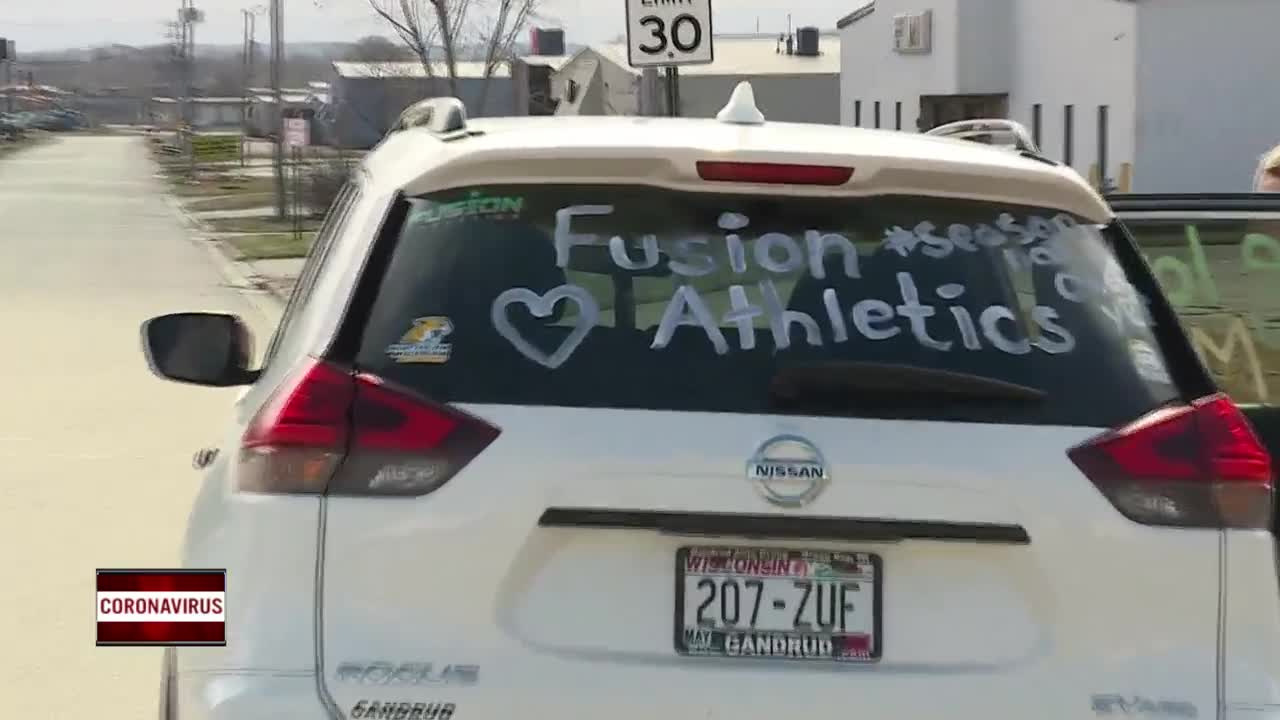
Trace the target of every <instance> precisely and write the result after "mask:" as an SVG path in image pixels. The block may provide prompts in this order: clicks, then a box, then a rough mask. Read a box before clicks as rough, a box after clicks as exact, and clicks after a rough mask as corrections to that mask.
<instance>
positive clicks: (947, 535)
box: [538, 508, 1031, 545]
mask: <svg viewBox="0 0 1280 720" xmlns="http://www.w3.org/2000/svg"><path fill="white" fill-rule="evenodd" d="M538 524H539V525H540V526H542V527H574V528H600V529H613V530H654V531H657V532H663V533H669V534H674V535H738V536H744V537H758V538H789V539H807V540H857V541H863V542H870V541H878V542H897V541H902V540H943V541H954V542H976V543H993V544H1001V545H1028V544H1030V543H1031V536H1030V535H1028V534H1027V531H1026V528H1023V527H1022V526H1021V525H1006V524H1000V523H955V522H938V521H930V520H884V519H875V518H844V517H826V516H813V515H750V514H739V513H712V512H669V511H660V510H611V509H595V508H548V509H547V510H546V511H545V512H543V513H542V517H541V518H539V519H538Z"/></svg>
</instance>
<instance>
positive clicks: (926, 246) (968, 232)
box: [881, 213, 1079, 259]
mask: <svg viewBox="0 0 1280 720" xmlns="http://www.w3.org/2000/svg"><path fill="white" fill-rule="evenodd" d="M1078 225H1079V223H1078V222H1076V220H1075V219H1074V218H1072V217H1071V216H1070V215H1066V214H1059V215H1057V216H1055V217H1054V218H1053V219H1052V220H1050V219H1048V218H1044V217H1041V216H1039V215H1031V216H1029V217H1028V218H1027V219H1026V222H1024V223H1019V222H1018V221H1017V220H1016V219H1015V218H1014V217H1013V215H1011V214H1009V213H1002V214H1000V216H999V217H997V218H995V219H994V220H993V222H992V223H990V224H986V223H982V224H979V225H976V226H970V225H962V224H959V223H953V224H951V225H948V226H947V227H946V228H940V227H938V226H937V225H934V224H933V223H931V222H929V221H927V220H926V221H923V222H921V223H918V224H917V225H915V226H914V227H911V228H904V227H902V226H900V225H895V226H893V227H891V228H888V229H886V230H885V231H884V240H883V241H882V243H881V244H882V246H883V247H884V248H885V249H887V250H892V251H893V252H896V253H897V254H898V255H900V256H902V257H907V256H909V255H911V253H913V252H916V250H917V249H918V250H919V251H920V254H922V255H924V256H925V257H930V258H934V259H942V258H946V257H949V256H950V255H951V254H952V253H953V252H955V251H957V250H959V251H962V252H970V253H976V252H978V251H980V250H984V249H992V250H994V249H997V248H1002V247H1026V246H1028V245H1034V244H1036V243H1042V242H1047V241H1050V240H1052V239H1053V238H1055V237H1056V236H1058V234H1059V233H1062V232H1063V231H1066V230H1071V229H1072V228H1075V227H1077V226H1078Z"/></svg>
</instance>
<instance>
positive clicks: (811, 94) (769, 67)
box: [551, 32, 841, 124]
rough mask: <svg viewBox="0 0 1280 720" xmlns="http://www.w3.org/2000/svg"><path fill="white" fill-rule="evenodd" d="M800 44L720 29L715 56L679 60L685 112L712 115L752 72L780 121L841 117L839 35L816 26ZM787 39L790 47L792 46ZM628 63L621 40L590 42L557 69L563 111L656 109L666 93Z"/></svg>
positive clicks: (766, 108) (761, 98) (768, 112)
mask: <svg viewBox="0 0 1280 720" xmlns="http://www.w3.org/2000/svg"><path fill="white" fill-rule="evenodd" d="M806 37H807V38H812V39H813V40H814V43H813V45H812V46H808V45H806V46H805V47H804V48H803V49H802V48H801V47H800V43H799V42H798V41H797V39H796V38H795V37H793V38H792V40H791V41H790V43H789V42H788V41H787V39H786V38H785V37H780V36H779V35H776V34H750V35H717V36H716V37H715V46H714V47H715V62H712V63H710V64H707V65H689V66H685V67H682V68H680V75H679V86H678V87H679V90H680V112H679V114H680V116H682V117H715V114H716V113H718V112H719V111H720V108H722V107H724V103H725V101H726V100H727V99H728V97H729V94H730V93H731V92H732V91H733V88H734V86H736V85H737V84H738V83H739V82H741V81H743V80H750V81H751V85H752V88H753V89H754V90H755V96H756V104H757V105H759V107H760V109H761V111H762V112H764V114H765V117H767V118H769V119H770V120H774V121H776V122H811V123H830V124H835V123H838V122H839V121H840V102H839V98H840V57H841V56H840V36H839V34H837V33H834V32H828V33H822V32H815V33H812V34H810V35H807V36H806ZM788 46H790V47H788ZM660 83H661V80H659V79H658V78H654V79H653V81H652V82H651V83H650V86H649V87H648V88H647V89H646V87H645V83H644V82H643V74H642V73H641V72H640V71H638V70H636V69H634V68H632V67H631V66H630V65H629V64H628V63H627V46H626V45H625V44H624V43H611V44H604V45H591V46H589V47H586V48H584V49H582V50H580V51H579V52H578V53H576V54H575V55H573V56H572V57H570V58H569V59H568V61H567V62H565V63H564V65H563V66H562V67H561V68H559V69H558V70H557V71H556V72H555V73H554V74H553V76H552V80H551V85H552V87H551V92H552V96H553V97H554V98H555V99H556V100H557V101H558V103H557V108H556V114H558V115H657V114H664V113H665V109H664V108H665V105H663V107H662V108H657V107H653V105H654V104H655V102H657V103H661V102H663V101H664V99H665V93H664V92H663V90H662V89H661V88H660Z"/></svg>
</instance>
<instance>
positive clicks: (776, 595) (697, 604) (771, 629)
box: [675, 547, 879, 662]
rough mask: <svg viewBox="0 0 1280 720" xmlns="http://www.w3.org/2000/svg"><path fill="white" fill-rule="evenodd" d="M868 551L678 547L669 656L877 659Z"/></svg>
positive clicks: (872, 564) (873, 565)
mask: <svg viewBox="0 0 1280 720" xmlns="http://www.w3.org/2000/svg"><path fill="white" fill-rule="evenodd" d="M878 567H879V559H878V558H876V557H875V556H873V555H871V554H869V553H851V552H834V551H822V550H782V549H773V548H725V547H692V548H681V550H680V551H679V552H678V553H677V556H676V577H677V586H676V594H677V596H678V597H677V607H676V638H675V641H676V651H677V652H679V653H681V654H685V655H709V656H726V657H742V658H775V659H789V660H828V661H830V660H836V661H845V662H867V661H870V660H874V659H876V658H877V657H878V656H879V638H878V637H877V633H878V630H879V628H878V622H877V621H878V617H879V608H878V607H877V605H876V603H877V602H878V596H877V592H876V590H877V587H876V583H877V582H878V581H879V578H878V572H877V571H878Z"/></svg>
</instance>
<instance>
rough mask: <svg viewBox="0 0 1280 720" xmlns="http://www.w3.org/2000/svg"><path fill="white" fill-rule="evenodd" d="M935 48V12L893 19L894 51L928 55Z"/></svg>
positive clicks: (900, 16) (898, 16)
mask: <svg viewBox="0 0 1280 720" xmlns="http://www.w3.org/2000/svg"><path fill="white" fill-rule="evenodd" d="M932 48H933V11H932V10H926V11H924V12H922V13H915V14H910V15H897V16H895V17H894V18H893V49H894V50H896V51H897V52H900V53H928V52H929V51H930V50H931V49H932Z"/></svg>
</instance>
